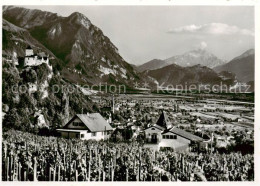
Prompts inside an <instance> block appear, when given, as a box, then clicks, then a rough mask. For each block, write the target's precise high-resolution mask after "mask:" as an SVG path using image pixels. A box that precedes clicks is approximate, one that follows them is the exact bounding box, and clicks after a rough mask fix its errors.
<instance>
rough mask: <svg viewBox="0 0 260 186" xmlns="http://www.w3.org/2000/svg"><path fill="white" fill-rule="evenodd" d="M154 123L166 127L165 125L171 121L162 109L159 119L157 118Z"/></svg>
mask: <svg viewBox="0 0 260 186" xmlns="http://www.w3.org/2000/svg"><path fill="white" fill-rule="evenodd" d="M156 124H157V125H159V126H162V127H165V128H166V126H167V125H171V124H172V123H171V122H170V120H169V118H168V115H167V114H166V112H165V111H163V112H162V114H161V115H160V117H159V119H158V120H157V122H156Z"/></svg>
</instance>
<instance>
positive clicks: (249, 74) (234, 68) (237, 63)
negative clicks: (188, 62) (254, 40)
mask: <svg viewBox="0 0 260 186" xmlns="http://www.w3.org/2000/svg"><path fill="white" fill-rule="evenodd" d="M213 69H214V70H215V71H216V72H221V71H229V72H232V73H234V74H235V75H236V79H237V80H238V81H240V82H245V83H247V82H250V81H254V79H255V77H254V76H255V73H254V71H255V50H254V49H250V50H247V51H246V52H244V53H243V54H241V55H240V56H238V57H236V58H234V59H232V60H231V61H230V62H228V63H226V64H224V65H220V66H217V67H215V68H213Z"/></svg>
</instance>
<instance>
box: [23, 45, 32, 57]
mask: <svg viewBox="0 0 260 186" xmlns="http://www.w3.org/2000/svg"><path fill="white" fill-rule="evenodd" d="M32 55H33V49H32V48H31V46H28V47H27V48H26V50H25V56H32Z"/></svg>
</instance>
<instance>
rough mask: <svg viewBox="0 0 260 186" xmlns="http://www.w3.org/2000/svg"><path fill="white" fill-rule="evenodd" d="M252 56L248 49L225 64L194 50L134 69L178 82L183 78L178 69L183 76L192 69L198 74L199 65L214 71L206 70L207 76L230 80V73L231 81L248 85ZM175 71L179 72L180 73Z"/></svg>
mask: <svg viewBox="0 0 260 186" xmlns="http://www.w3.org/2000/svg"><path fill="white" fill-rule="evenodd" d="M254 54H255V51H254V49H250V50H248V51H246V52H244V53H243V54H241V55H240V56H238V57H235V58H234V59H232V60H231V61H229V62H225V61H223V60H220V59H219V58H217V57H216V56H215V55H213V54H211V53H209V52H208V51H206V50H202V49H196V50H192V51H189V52H186V53H184V54H183V55H177V56H173V57H171V58H168V59H166V60H160V59H154V60H151V61H148V62H147V63H144V64H142V65H140V66H137V67H136V69H137V70H138V71H140V72H145V71H148V72H146V73H145V74H148V75H151V76H153V75H155V74H158V73H161V75H160V76H159V75H158V77H157V75H155V77H153V78H155V79H157V80H159V81H160V80H161V79H164V80H166V79H170V78H171V77H172V78H173V76H174V78H177V79H176V81H178V79H179V78H182V76H184V75H183V74H182V72H181V70H180V69H182V71H183V73H184V74H185V72H189V70H190V69H193V70H194V72H195V73H200V70H199V69H198V68H196V67H198V66H197V65H198V64H199V65H200V66H204V67H207V68H209V69H213V70H214V71H212V70H209V69H208V70H207V71H208V75H209V76H212V73H215V72H216V73H217V74H218V76H220V77H223V78H224V79H230V78H229V77H230V75H228V73H231V74H232V78H231V79H234V80H236V81H238V82H242V83H248V82H252V81H254V61H255V59H254ZM181 67H182V68H181ZM204 69H206V68H204ZM176 70H177V71H178V70H180V73H179V72H177V71H176ZM196 70H198V71H196ZM165 71H167V72H169V71H171V72H172V73H177V75H176V74H174V75H173V74H172V75H170V76H168V75H167V73H164V72H165ZM223 74H224V75H228V76H229V77H225V76H223ZM215 75H216V74H215ZM213 76H214V75H213ZM158 78H159V79H158ZM167 81H168V80H166V82H167ZM172 81H174V80H172ZM201 83H202V82H201Z"/></svg>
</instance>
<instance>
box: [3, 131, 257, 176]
mask: <svg viewBox="0 0 260 186" xmlns="http://www.w3.org/2000/svg"><path fill="white" fill-rule="evenodd" d="M2 147H3V149H2V152H3V153H2V161H3V162H2V170H3V171H2V179H3V181H15V180H19V181H36V180H38V181H178V180H181V181H196V180H204V181H206V180H207V181H241V180H247V181H252V180H254V161H253V154H246V155H242V154H241V153H228V154H219V153H214V154H210V153H200V154H199V153H191V152H178V153H177V152H173V151H171V150H167V151H159V152H154V151H152V150H150V149H147V148H144V147H143V145H141V144H138V143H136V142H131V143H117V144H115V143H111V142H107V141H100V142H96V141H81V140H77V139H73V140H68V139H61V138H56V137H43V136H36V135H33V134H30V133H24V132H20V131H15V130H10V131H8V132H5V133H3V145H2Z"/></svg>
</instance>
